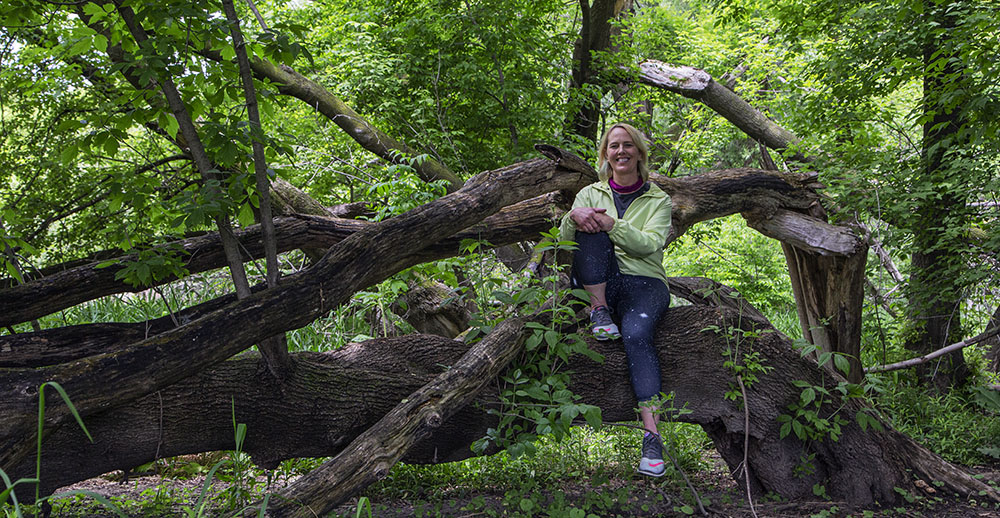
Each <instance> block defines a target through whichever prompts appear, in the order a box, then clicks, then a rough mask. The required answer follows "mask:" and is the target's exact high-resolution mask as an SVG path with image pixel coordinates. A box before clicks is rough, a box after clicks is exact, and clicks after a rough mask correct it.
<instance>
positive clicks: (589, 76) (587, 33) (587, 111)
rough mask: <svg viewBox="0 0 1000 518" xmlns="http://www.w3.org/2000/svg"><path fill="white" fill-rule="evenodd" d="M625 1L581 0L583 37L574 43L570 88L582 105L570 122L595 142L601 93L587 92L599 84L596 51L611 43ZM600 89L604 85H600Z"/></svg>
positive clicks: (604, 49)
mask: <svg viewBox="0 0 1000 518" xmlns="http://www.w3.org/2000/svg"><path fill="white" fill-rule="evenodd" d="M624 3H625V2H622V1H621V0H594V1H593V3H591V0H580V20H581V25H580V37H579V38H578V39H577V40H576V43H575V44H574V46H573V70H572V72H571V74H570V89H571V90H573V91H575V92H576V95H577V96H578V98H577V99H576V102H577V103H578V104H579V108H577V110H576V112H575V113H574V114H573V118H572V120H571V121H569V122H570V124H569V126H570V127H571V128H572V131H573V133H576V134H577V135H580V136H581V137H583V138H585V139H587V140H589V141H595V140H596V139H597V131H598V120H599V119H600V114H601V111H600V107H601V94H595V93H592V92H587V91H586V90H585V87H586V86H587V85H597V84H598V75H599V74H600V72H601V66H600V63H597V62H595V60H594V54H595V53H597V52H602V51H607V50H609V48H610V46H611V20H613V19H614V18H616V17H617V16H618V15H619V14H620V13H621V11H622V8H623V7H624V5H623V4H624ZM599 88H600V87H599Z"/></svg>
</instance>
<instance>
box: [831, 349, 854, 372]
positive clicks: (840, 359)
mask: <svg viewBox="0 0 1000 518" xmlns="http://www.w3.org/2000/svg"><path fill="white" fill-rule="evenodd" d="M833 365H834V366H835V367H836V368H837V370H839V371H840V372H842V373H844V376H847V375H849V374H850V373H851V362H850V361H848V360H847V357H846V356H844V355H842V354H835V355H834V356H833Z"/></svg>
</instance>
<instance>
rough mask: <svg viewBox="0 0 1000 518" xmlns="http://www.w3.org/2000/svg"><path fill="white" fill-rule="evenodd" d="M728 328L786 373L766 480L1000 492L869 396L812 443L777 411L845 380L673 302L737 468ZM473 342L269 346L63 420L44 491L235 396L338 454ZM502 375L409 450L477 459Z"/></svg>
mask: <svg viewBox="0 0 1000 518" xmlns="http://www.w3.org/2000/svg"><path fill="white" fill-rule="evenodd" d="M231 325H235V324H231ZM713 326H715V328H718V329H720V330H723V331H726V330H729V329H730V328H734V329H739V330H751V329H755V330H756V331H757V333H755V334H757V335H758V336H759V338H756V339H753V340H752V341H750V342H743V343H742V344H741V348H742V350H743V351H747V352H749V351H751V350H752V351H756V352H758V353H759V354H760V356H761V358H762V361H763V364H764V365H766V366H767V367H770V368H771V370H770V371H769V372H768V373H765V374H762V375H760V376H759V380H758V381H756V382H754V383H752V384H750V385H749V386H748V387H747V408H748V409H749V415H750V428H749V433H750V441H749V450H748V452H747V461H748V463H749V467H750V470H749V472H750V477H751V481H750V483H751V487H753V488H754V490H755V491H757V492H773V493H775V494H778V495H781V496H782V497H784V498H788V499H807V498H812V495H813V493H812V488H813V486H814V485H815V484H820V485H823V486H825V487H826V489H827V492H828V494H829V495H830V496H831V497H832V498H834V499H836V500H839V501H845V502H848V503H850V504H852V505H865V504H871V503H874V502H878V503H881V504H888V503H891V502H895V501H897V500H898V499H899V498H901V497H900V494H899V493H898V492H897V491H896V488H897V487H898V488H911V489H912V488H913V484H914V481H915V480H916V479H922V480H925V481H926V482H934V481H940V482H943V483H945V484H946V485H947V487H948V488H949V489H952V490H954V491H957V492H960V493H962V494H975V493H978V492H979V491H985V493H983V494H984V495H986V496H988V497H990V498H994V499H997V498H1000V496H998V495H997V494H996V492H995V491H994V490H992V489H991V488H989V487H988V486H986V485H985V484H983V483H981V482H979V481H977V480H975V479H973V478H971V477H970V476H969V475H968V474H967V473H965V472H964V471H963V470H961V469H960V468H957V467H955V466H953V465H951V464H949V463H947V462H945V461H944V460H942V459H941V458H940V457H938V456H936V455H934V454H933V453H931V452H929V451H927V450H926V449H924V448H923V447H921V446H920V445H918V444H916V443H914V442H913V441H912V440H910V439H909V438H907V437H906V436H904V435H902V434H900V433H898V432H896V431H894V430H892V429H891V428H890V427H889V426H888V424H886V423H883V426H885V430H884V431H875V430H873V429H871V428H869V429H868V431H864V430H862V429H861V428H860V427H859V426H858V424H857V423H856V422H855V414H856V413H857V412H859V411H862V410H864V408H865V407H864V405H863V404H862V402H861V401H859V400H851V401H849V402H848V403H846V404H845V405H843V407H842V408H841V402H840V400H839V399H838V400H834V401H832V402H831V404H829V405H825V406H824V411H823V416H824V417H829V415H828V414H829V412H831V411H832V409H835V408H840V410H839V412H840V415H842V416H843V417H844V418H845V419H846V420H847V421H848V423H847V424H845V425H844V426H843V427H842V435H841V437H840V438H839V440H831V439H830V438H826V439H824V440H821V441H816V440H810V441H807V442H803V441H800V440H799V439H797V438H796V437H795V435H794V434H792V435H789V436H787V437H785V438H783V439H782V438H780V433H779V429H780V426H781V423H780V422H779V421H778V420H777V417H778V416H779V415H780V414H782V413H787V412H788V409H787V407H788V405H790V404H792V403H794V402H796V401H799V400H800V398H801V389H800V388H797V387H795V386H793V385H792V383H791V381H793V380H803V381H806V382H808V383H810V384H813V385H817V386H822V387H825V388H826V389H827V390H829V391H831V392H832V393H834V394H837V393H838V392H837V391H836V387H837V385H838V383H840V382H842V381H843V379H842V378H840V377H839V376H837V375H835V374H832V373H830V372H829V371H827V370H826V369H823V368H820V367H819V366H818V365H817V364H816V362H815V361H814V360H813V359H811V358H808V357H807V358H803V357H801V356H800V355H799V353H798V351H796V350H795V349H793V347H792V346H791V344H790V342H789V340H788V339H787V338H785V337H783V336H782V335H781V334H780V333H777V332H776V331H774V329H773V328H771V327H770V326H769V325H768V324H767V323H766V322H763V321H761V320H759V319H756V318H754V317H752V316H750V315H749V314H746V313H741V312H739V311H736V310H733V309H730V308H715V307H709V306H703V305H694V306H683V307H676V308H672V309H670V310H668V312H667V313H666V315H665V317H664V318H663V320H662V321H661V322H660V326H659V329H658V332H657V338H656V341H657V346H658V347H659V349H660V362H661V365H662V367H663V372H662V375H663V389H664V390H665V391H673V392H674V394H675V399H674V404H675V405H676V406H678V407H681V406H684V407H686V408H687V409H689V410H691V411H692V412H691V413H690V414H686V415H682V416H679V419H681V420H684V421H688V422H693V423H697V424H699V425H701V426H702V427H703V428H704V429H705V431H706V432H707V433H708V435H709V437H711V439H712V440H713V442H714V443H715V446H716V448H717V449H718V450H719V452H720V454H721V455H722V457H723V458H724V459H725V460H726V462H727V463H728V464H729V465H730V466H731V467H732V468H736V466H737V465H739V464H740V463H741V462H742V461H743V438H744V431H745V429H746V428H745V427H744V414H743V410H742V408H741V406H740V404H739V403H736V402H732V401H729V400H727V399H725V398H724V397H723V394H724V393H725V392H727V391H729V390H730V389H731V388H732V387H733V386H734V385H735V383H736V381H735V377H734V375H733V373H732V371H731V370H729V369H727V368H726V367H724V366H723V362H724V361H726V360H727V359H728V356H727V354H726V350H727V349H729V348H731V347H732V346H733V341H732V336H733V334H732V333H725V332H723V333H717V332H713V331H708V329H712V328H713ZM590 345H591V347H592V348H594V349H595V350H596V351H598V352H599V353H601V354H603V355H604V357H605V361H604V363H603V364H597V363H594V362H592V361H590V360H587V359H585V358H582V357H581V358H575V359H574V360H573V361H572V362H571V365H570V369H571V370H572V371H573V373H574V374H573V377H572V380H573V384H572V389H573V391H574V392H575V393H577V394H579V395H581V396H583V401H584V402H587V403H591V404H596V405H598V406H600V407H601V408H602V411H603V415H604V420H605V421H606V422H612V421H623V420H632V419H634V418H635V411H634V410H633V409H634V408H635V407H636V401H635V398H634V396H633V394H632V391H631V389H630V387H629V382H628V374H627V372H628V371H627V360H626V358H625V356H624V354H623V352H622V350H621V345H620V343H618V342H590ZM466 350H467V346H466V345H465V344H463V343H462V342H459V341H454V340H447V339H444V338H441V337H435V336H430V335H411V336H406V337H400V338H391V339H389V338H387V339H379V340H373V341H369V342H365V343H363V344H352V345H350V346H347V347H345V348H343V349H341V350H340V351H337V352H334V353H328V354H315V353H300V354H297V355H295V357H296V363H297V364H298V366H299V368H298V369H296V371H295V372H294V374H293V376H292V377H291V378H289V379H288V380H286V382H285V384H283V385H282V386H281V387H278V386H277V385H276V384H275V382H274V381H273V379H272V378H270V377H268V376H267V374H266V372H264V371H263V370H262V369H261V368H260V366H259V363H258V362H257V361H256V358H255V357H254V356H253V355H245V356H241V357H239V358H236V359H234V360H230V361H227V362H224V363H222V364H220V365H219V366H217V367H215V368H214V369H212V370H210V371H205V372H202V373H200V374H198V375H196V376H192V377H190V378H188V379H186V380H183V381H181V382H179V383H177V384H174V385H172V386H170V387H167V388H164V389H163V390H161V391H158V392H156V393H152V394H150V395H148V396H146V397H144V398H142V399H139V400H137V401H135V402H134V403H133V404H131V405H127V406H122V407H119V408H115V409H112V410H109V411H106V412H102V413H98V414H94V415H92V416H89V417H88V418H87V419H86V422H87V425H88V427H89V428H90V430H91V433H92V434H93V436H94V438H95V443H94V444H90V443H89V442H88V441H87V440H86V438H85V437H84V436H83V434H82V433H81V432H80V431H79V430H78V429H77V427H76V426H75V425H74V424H72V423H68V424H66V425H64V426H62V427H60V428H59V429H57V430H54V431H53V433H52V434H51V436H50V437H48V438H47V440H46V442H45V446H44V448H43V453H42V480H43V493H48V492H51V491H52V490H54V489H55V488H56V487H58V486H62V485H65V484H69V483H72V482H74V481H76V480H80V479H85V478H88V477H92V476H95V475H97V474H100V473H104V472H107V471H110V470H113V469H124V468H129V467H132V466H136V465H139V464H142V463H145V462H149V461H151V460H153V459H154V458H157V457H167V456H172V455H179V454H184V453H195V452H201V451H209V450H218V449H230V448H232V447H233V443H232V441H233V430H232V424H231V422H232V421H231V419H232V418H231V413H230V412H231V404H232V403H231V402H235V408H236V420H237V422H242V423H246V424H247V427H248V431H249V433H248V436H247V440H246V443H245V445H244V449H245V450H246V451H248V452H249V453H250V454H251V455H252V456H253V459H254V461H255V462H257V463H258V464H261V465H263V466H266V467H274V466H276V465H277V463H278V462H279V461H280V460H282V459H285V458H290V457H302V456H306V457H310V456H330V455H335V454H337V453H339V452H341V451H342V450H343V449H344V448H345V447H346V445H347V444H349V443H350V442H351V441H352V440H353V439H354V438H356V437H357V436H358V435H359V434H360V433H361V432H362V431H364V430H366V429H368V428H369V427H370V426H371V425H372V424H373V423H375V422H376V421H377V420H378V419H380V418H381V417H382V416H384V415H385V414H386V413H387V412H388V411H389V410H390V409H391V408H392V407H393V406H395V405H396V404H398V403H399V402H400V401H402V400H403V399H406V398H407V397H409V395H410V394H411V392H413V391H414V390H415V389H417V388H418V387H420V386H421V385H423V384H425V383H426V382H427V381H429V380H430V379H432V378H433V377H435V376H436V375H438V374H439V373H441V372H443V370H445V369H447V368H448V367H447V366H450V365H454V363H455V362H456V361H457V360H458V359H459V358H460V357H461V356H462V355H463V354H464V353H465V351H466ZM489 385H490V386H491V388H489V389H488V391H487V392H483V393H480V394H479V396H478V397H477V399H476V401H475V402H476V403H477V404H475V405H471V406H468V407H466V408H465V409H463V410H462V411H461V412H459V413H458V414H457V415H456V416H454V417H453V418H451V419H449V420H447V421H445V422H444V423H443V424H442V426H441V427H440V428H439V429H437V430H436V431H435V432H434V433H433V434H432V435H431V436H430V437H429V438H428V439H426V440H424V441H423V442H421V443H420V444H418V445H417V446H416V447H414V448H413V449H411V450H410V451H409V452H408V453H407V455H406V457H405V459H406V460H408V461H411V462H445V461H451V460H456V459H460V458H464V457H466V456H468V455H470V450H469V447H468V446H469V444H470V443H471V442H472V441H473V440H475V439H477V438H479V437H482V436H483V435H484V434H485V430H486V428H487V427H489V426H495V422H494V420H493V418H492V417H491V416H489V415H487V414H486V413H485V409H486V408H489V407H490V405H492V404H494V402H495V399H496V392H495V390H496V388H495V387H496V385H495V384H489ZM637 453H638V452H637ZM810 455H812V456H813V458H812V461H811V464H812V466H811V467H812V472H811V473H808V472H803V471H802V470H801V469H798V468H800V462H801V459H802V458H804V457H806V456H810ZM33 469H34V461H33V459H26V460H24V461H23V462H21V463H19V465H18V466H17V468H16V469H14V470H13V474H14V476H23V475H27V474H30V473H32V472H33ZM734 472H740V471H739V470H735V469H734Z"/></svg>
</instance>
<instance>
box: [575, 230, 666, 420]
mask: <svg viewBox="0 0 1000 518" xmlns="http://www.w3.org/2000/svg"><path fill="white" fill-rule="evenodd" d="M576 242H577V245H578V246H579V248H578V249H577V251H576V252H574V254H573V283H574V287H580V285H581V284H585V285H593V284H600V283H602V282H606V283H608V287H607V292H606V295H605V296H606V298H607V301H608V306H609V307H610V308H611V310H612V311H613V313H614V318H615V320H620V322H621V324H620V330H621V333H622V342H624V344H625V354H626V355H627V356H628V369H629V376H630V377H631V379H632V390H633V391H635V397H636V399H638V400H639V401H640V402H643V401H648V400H649V399H651V398H652V397H654V396H656V395H658V394H659V393H660V361H659V357H658V356H657V353H656V348H655V347H654V346H653V333H654V332H655V331H656V322H657V321H659V320H660V317H661V316H662V315H663V312H664V311H666V310H667V308H668V307H670V290H669V289H668V288H667V285H666V284H664V283H663V281H661V280H659V279H654V278H652V277H643V276H640V275H626V274H623V273H621V271H620V270H619V269H618V261H617V260H615V247H614V245H613V244H612V243H611V238H610V237H608V233H607V232H598V233H596V234H588V233H586V232H577V233H576Z"/></svg>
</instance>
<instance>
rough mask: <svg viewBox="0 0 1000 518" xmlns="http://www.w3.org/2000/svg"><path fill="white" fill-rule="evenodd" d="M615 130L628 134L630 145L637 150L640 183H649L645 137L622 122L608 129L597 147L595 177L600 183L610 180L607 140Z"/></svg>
mask: <svg viewBox="0 0 1000 518" xmlns="http://www.w3.org/2000/svg"><path fill="white" fill-rule="evenodd" d="M615 128H621V129H623V130H625V131H627V132H628V134H629V136H630V137H632V143H633V144H635V148H636V149H637V150H639V164H638V167H637V169H638V171H639V176H640V177H642V181H644V182H648V181H649V165H648V163H647V162H648V161H649V146H647V145H646V137H644V136H643V134H642V132H640V131H639V130H637V129H635V127H634V126H632V125H631V124H625V123H624V122H619V123H617V124H615V125H613V126H611V127H610V128H608V131H605V132H604V136H602V137H601V142H600V144H598V145H597V176H598V178H600V179H601V181H602V182H606V181H607V180H608V178H611V164H610V163H608V138H609V137H610V135H611V132H612V131H614V129H615Z"/></svg>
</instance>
